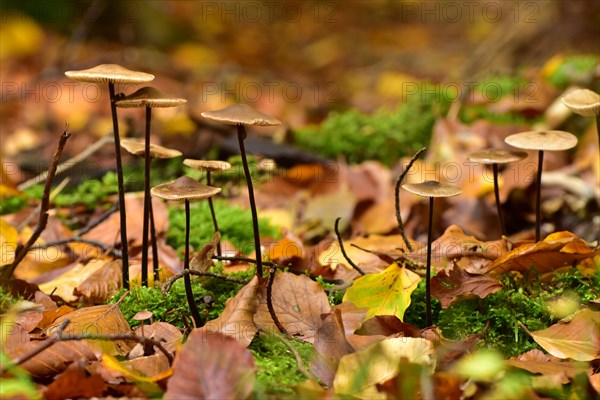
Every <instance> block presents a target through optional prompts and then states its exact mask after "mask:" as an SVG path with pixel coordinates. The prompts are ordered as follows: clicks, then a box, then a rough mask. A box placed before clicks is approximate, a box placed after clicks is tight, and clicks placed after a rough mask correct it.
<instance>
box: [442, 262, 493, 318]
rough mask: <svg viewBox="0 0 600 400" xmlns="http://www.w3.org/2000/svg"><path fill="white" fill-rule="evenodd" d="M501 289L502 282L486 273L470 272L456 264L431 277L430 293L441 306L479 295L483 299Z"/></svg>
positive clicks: (447, 305)
mask: <svg viewBox="0 0 600 400" xmlns="http://www.w3.org/2000/svg"><path fill="white" fill-rule="evenodd" d="M500 289H502V284H501V283H500V281H498V280H497V279H495V278H492V277H491V276H488V275H479V274H471V273H469V272H467V271H465V270H464V269H462V268H460V267H459V266H458V265H456V264H454V265H453V266H452V267H450V268H446V269H444V270H442V271H440V272H439V273H438V274H437V275H436V276H434V277H433V278H432V279H431V295H432V296H434V297H437V299H438V300H439V301H440V303H441V304H442V308H448V307H450V306H451V305H452V304H454V303H456V302H457V301H461V300H464V299H469V298H473V297H479V298H481V299H483V298H484V297H486V296H489V295H490V294H492V293H494V292H497V291H498V290H500Z"/></svg>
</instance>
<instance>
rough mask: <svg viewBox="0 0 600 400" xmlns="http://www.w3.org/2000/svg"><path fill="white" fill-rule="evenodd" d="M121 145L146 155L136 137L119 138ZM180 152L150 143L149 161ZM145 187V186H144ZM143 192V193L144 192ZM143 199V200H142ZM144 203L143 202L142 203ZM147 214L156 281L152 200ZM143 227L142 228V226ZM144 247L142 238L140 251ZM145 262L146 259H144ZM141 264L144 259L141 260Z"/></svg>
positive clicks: (156, 258)
mask: <svg viewBox="0 0 600 400" xmlns="http://www.w3.org/2000/svg"><path fill="white" fill-rule="evenodd" d="M121 147H123V148H124V149H125V150H127V151H128V152H129V153H131V154H133V155H135V156H138V157H144V158H145V155H146V144H145V141H143V140H138V139H123V140H121ZM180 156H181V152H180V151H179V150H175V149H169V148H167V147H163V146H159V145H156V144H152V143H151V144H150V163H151V162H152V159H153V158H175V157H180ZM144 189H145V187H144ZM144 194H145V193H144ZM144 201H145V200H144ZM144 204H145V203H144ZM149 209H150V210H149V215H148V218H149V219H150V237H151V241H152V266H153V269H154V282H158V280H159V266H158V246H157V244H156V227H155V225H154V210H153V209H152V200H150V202H149ZM142 229H143V228H142ZM143 249H144V240H143V239H142V251H146V252H147V250H148V249H146V250H143ZM142 257H143V255H142ZM146 262H147V260H146ZM142 265H145V264H144V261H143V260H142Z"/></svg>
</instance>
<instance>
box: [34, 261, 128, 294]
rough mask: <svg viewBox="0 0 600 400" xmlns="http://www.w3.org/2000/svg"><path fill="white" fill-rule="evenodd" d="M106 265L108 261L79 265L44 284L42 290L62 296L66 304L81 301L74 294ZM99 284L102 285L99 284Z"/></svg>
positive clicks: (41, 286)
mask: <svg viewBox="0 0 600 400" xmlns="http://www.w3.org/2000/svg"><path fill="white" fill-rule="evenodd" d="M105 264H106V261H104V260H98V259H96V260H91V261H90V262H88V263H87V264H85V265H84V264H79V265H77V266H76V267H75V268H72V269H70V270H69V271H67V272H65V273H64V274H62V275H60V276H58V277H57V278H55V279H53V280H51V281H49V282H46V283H42V284H41V285H40V290H41V291H42V292H44V293H52V292H54V294H55V295H57V296H60V297H61V298H62V299H63V300H65V301H66V302H75V301H77V300H78V299H79V296H78V295H75V294H73V291H74V290H75V288H77V287H78V286H79V285H81V284H82V283H83V282H85V281H86V280H87V279H88V278H89V277H91V276H92V275H93V274H94V273H95V272H97V271H98V270H100V269H102V268H103V267H104V265H105ZM119 274H120V272H119ZM119 276H120V275H119ZM97 284H101V283H100V282H97Z"/></svg>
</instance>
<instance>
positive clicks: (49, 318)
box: [37, 306, 75, 330]
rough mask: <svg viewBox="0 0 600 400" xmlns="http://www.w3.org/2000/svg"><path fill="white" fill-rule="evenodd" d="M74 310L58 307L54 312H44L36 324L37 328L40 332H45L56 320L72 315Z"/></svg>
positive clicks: (67, 307)
mask: <svg viewBox="0 0 600 400" xmlns="http://www.w3.org/2000/svg"><path fill="white" fill-rule="evenodd" d="M74 310H75V309H74V308H73V307H69V306H60V307H59V308H57V309H56V310H54V311H44V317H43V318H42V320H41V321H40V322H39V323H38V325H37V327H38V328H39V329H41V330H46V328H48V327H49V326H50V325H52V323H53V322H54V321H56V319H57V318H60V317H62V316H63V315H67V314H69V313H72V312H73V311H74Z"/></svg>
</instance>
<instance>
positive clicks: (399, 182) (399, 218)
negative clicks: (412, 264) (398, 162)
mask: <svg viewBox="0 0 600 400" xmlns="http://www.w3.org/2000/svg"><path fill="white" fill-rule="evenodd" d="M426 149H427V148H426V147H423V148H422V149H420V150H419V151H417V152H416V153H415V155H414V156H413V157H412V158H411V159H410V161H409V162H408V165H407V166H406V168H404V171H402V173H401V174H400V176H399V177H398V180H397V181H396V189H395V196H396V221H398V230H399V231H400V235H401V236H402V240H404V243H405V244H406V248H407V249H408V251H409V252H411V253H412V252H413V247H412V245H411V244H410V241H409V240H408V237H407V236H406V232H404V223H403V222H402V216H401V215H400V185H402V181H404V178H405V177H406V174H408V171H410V168H411V167H412V165H413V164H414V163H415V161H417V158H419V156H420V155H421V153H423V152H424V151H425V150H426Z"/></svg>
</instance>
